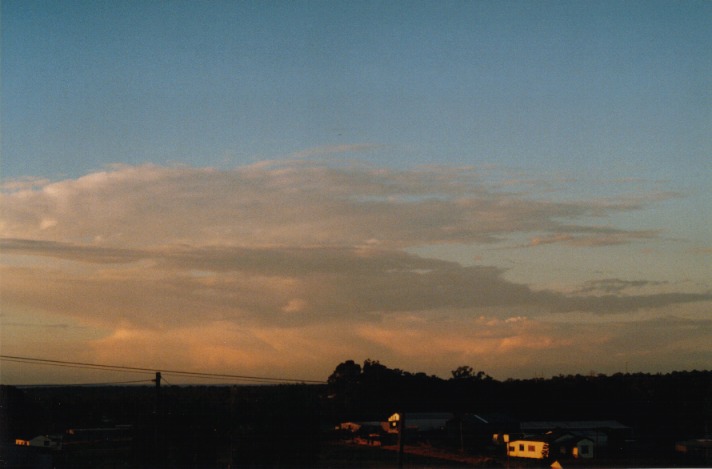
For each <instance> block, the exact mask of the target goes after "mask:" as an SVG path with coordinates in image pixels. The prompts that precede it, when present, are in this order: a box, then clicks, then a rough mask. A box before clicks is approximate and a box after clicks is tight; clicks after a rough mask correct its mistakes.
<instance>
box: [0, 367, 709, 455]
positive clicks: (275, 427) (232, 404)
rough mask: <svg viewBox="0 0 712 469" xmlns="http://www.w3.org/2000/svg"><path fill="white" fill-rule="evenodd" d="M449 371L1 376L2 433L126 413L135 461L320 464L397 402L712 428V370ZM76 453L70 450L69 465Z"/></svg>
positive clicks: (685, 429) (670, 436)
mask: <svg viewBox="0 0 712 469" xmlns="http://www.w3.org/2000/svg"><path fill="white" fill-rule="evenodd" d="M451 374H452V376H451V377H449V378H447V379H444V378H441V377H437V376H432V375H427V374H425V373H412V372H408V371H404V370H400V369H392V368H389V367H387V366H385V365H383V364H381V363H380V362H378V361H376V360H366V361H365V362H363V363H362V364H359V363H356V362H354V361H353V360H348V361H345V362H343V363H340V364H339V365H337V366H336V368H335V370H334V372H333V373H331V375H330V376H329V377H328V383H327V384H326V385H307V384H300V385H271V386H170V385H168V386H163V387H162V388H161V390H160V394H158V393H156V390H155V389H154V387H152V386H105V387H79V386H73V387H72V386H70V387H28V388H23V389H19V388H15V387H12V386H0V412H2V415H0V436H1V439H2V442H3V443H6V444H12V442H14V439H15V438H32V437H34V436H37V435H43V434H51V433H62V432H64V431H65V430H67V429H68V428H98V427H111V426H113V425H119V424H121V425H126V424H129V425H132V426H133V428H134V430H135V432H134V440H133V444H132V447H131V452H130V454H125V455H122V456H121V457H122V458H124V460H123V462H122V463H125V465H126V466H128V467H157V466H160V465H165V466H168V467H196V466H199V467H225V465H227V464H231V465H232V466H233V467H254V466H261V467H276V466H283V467H286V466H290V465H291V466H292V467H293V466H295V465H301V466H305V467H314V466H315V465H318V464H317V463H318V461H319V457H320V454H321V449H320V444H321V442H322V441H323V439H324V438H325V437H327V436H328V432H329V429H333V428H334V424H335V423H338V422H343V421H373V420H375V421H382V420H385V419H387V418H388V416H389V415H391V414H392V413H394V412H397V411H405V412H452V413H454V414H456V415H457V414H461V413H476V414H479V415H483V416H487V415H498V416H504V417H510V418H511V419H515V420H519V421H527V420H617V421H619V422H621V423H623V424H625V425H628V426H630V427H631V428H632V429H633V431H634V434H635V436H636V438H637V439H638V440H639V441H643V442H646V444H648V445H650V446H653V445H656V444H660V445H661V447H662V446H665V447H670V442H674V441H676V440H682V439H687V438H699V437H701V436H704V435H705V434H709V433H710V432H712V371H682V372H673V373H668V374H644V373H635V374H623V373H617V374H615V375H611V376H606V375H565V376H564V375H560V376H555V377H553V378H549V379H541V378H539V379H525V380H514V379H510V380H506V381H498V380H495V379H493V378H492V377H490V376H488V375H487V374H486V373H485V372H483V371H477V370H475V369H473V368H472V367H469V366H461V367H459V368H456V369H455V370H453V371H452V373H451ZM70 456H71V455H70ZM70 456H64V457H70ZM80 456H81V454H79V453H78V454H77V455H76V457H80ZM92 457H93V456H92ZM61 462H62V461H60V464H56V466H57V467H62V464H61ZM74 462H76V460H75V461H72V460H71V459H65V460H64V463H65V464H64V467H77V464H74ZM99 463H100V461H84V466H85V467H92V465H94V466H96V465H97V464H99ZM73 464H74V465H73ZM116 464H118V463H116Z"/></svg>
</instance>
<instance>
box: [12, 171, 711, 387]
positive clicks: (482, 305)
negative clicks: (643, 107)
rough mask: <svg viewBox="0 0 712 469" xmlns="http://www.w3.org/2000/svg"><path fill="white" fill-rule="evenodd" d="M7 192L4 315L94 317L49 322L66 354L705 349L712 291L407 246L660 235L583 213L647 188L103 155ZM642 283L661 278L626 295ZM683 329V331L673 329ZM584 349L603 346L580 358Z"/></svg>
mask: <svg viewBox="0 0 712 469" xmlns="http://www.w3.org/2000/svg"><path fill="white" fill-rule="evenodd" d="M2 198H3V200H2V206H3V209H4V211H3V216H2V225H0V235H1V236H2V241H1V243H2V244H0V249H1V250H2V254H3V263H2V278H3V281H2V284H1V286H0V290H1V293H2V307H3V317H4V318H6V319H5V322H6V323H7V324H9V326H8V327H9V328H15V329H17V328H19V327H20V322H21V321H20V320H19V318H21V317H23V316H32V315H43V316H44V317H51V318H54V320H53V321H52V322H51V324H56V323H57V322H58V321H60V320H64V319H68V320H69V321H70V322H72V323H73V324H76V325H81V326H82V327H89V328H92V329H94V330H95V331H96V334H95V335H94V336H93V337H92V338H91V339H87V338H86V337H85V335H81V337H79V336H77V337H74V336H72V333H71V331H69V332H68V331H67V328H63V329H61V330H58V329H57V328H56V327H55V328H53V329H52V332H51V333H52V334H54V337H55V338H56V337H57V334H66V335H65V336H63V338H61V341H60V342H62V343H65V342H67V341H68V342H74V343H75V347H74V350H81V347H80V346H79V345H78V344H79V343H80V342H82V341H83V342H84V343H85V345H86V347H85V348H84V351H82V352H75V354H74V355H73V356H75V357H76V358H82V359H85V360H94V361H99V360H103V361H109V362H116V361H117V359H118V358H119V357H120V358H121V361H122V362H126V360H130V361H131V363H135V364H139V365H149V364H156V365H158V364H161V363H163V364H165V365H169V366H170V367H172V368H177V367H180V366H185V367H195V366H200V367H202V369H204V368H205V367H206V366H207V367H208V368H209V369H212V370H217V371H220V370H225V369H227V368H230V367H233V368H238V369H239V370H240V371H243V372H245V371H249V372H251V373H257V374H263V375H264V374H265V371H264V370H271V372H273V373H282V374H283V375H285V374H290V373H291V374H293V375H296V376H302V377H305V378H317V379H320V378H325V376H326V375H328V372H329V371H330V368H333V366H335V365H336V363H338V361H339V360H341V359H346V358H354V357H356V358H358V357H364V358H365V357H366V356H371V357H374V358H380V359H382V360H390V361H391V362H395V363H397V364H398V365H399V366H400V367H402V368H418V369H420V368H428V369H429V370H428V371H432V372H438V373H441V374H442V373H443V372H446V371H447V370H448V369H449V368H448V367H450V368H455V367H456V366H458V365H460V364H462V363H463V362H467V361H470V362H476V363H478V364H486V365H489V366H490V367H491V368H490V370H488V371H490V372H491V373H492V374H495V375H496V374H497V371H499V373H504V374H507V373H509V374H526V373H528V372H529V371H524V370H525V369H526V370H532V368H531V367H532V366H535V367H536V366H539V367H540V368H541V366H540V365H534V364H533V363H536V362H537V360H539V361H540V362H546V363H548V364H549V365H547V366H550V367H558V368H557V369H558V370H569V371H570V370H574V371H576V369H579V371H580V367H587V368H590V367H592V366H597V367H599V368H601V367H602V368H609V369H611V368H614V367H615V366H616V363H617V364H618V365H620V363H621V360H624V361H627V360H628V359H633V358H631V357H642V358H639V360H638V363H640V366H649V365H651V364H654V363H658V364H659V363H661V362H662V363H663V366H679V365H677V364H676V363H678V362H679V361H680V360H687V359H689V357H690V356H693V357H696V358H695V360H698V361H699V360H703V359H709V357H710V356H712V349H711V348H710V346H709V345H703V344H704V342H705V341H704V340H702V338H704V337H705V336H707V337H709V332H710V323H709V322H708V321H705V320H702V319H700V318H699V314H698V313H699V311H700V308H704V307H709V305H710V302H711V301H712V293H710V292H708V291H697V292H690V291H674V289H673V290H670V288H669V287H670V286H669V285H661V284H660V283H658V284H656V283H655V282H646V281H639V282H638V283H636V282H630V281H628V282H623V281H617V282H618V283H616V285H618V284H623V286H621V287H620V288H618V289H613V290H611V289H608V290H606V291H604V293H605V294H594V293H595V290H592V289H591V288H590V286H591V285H607V283H606V281H605V280H600V279H592V280H591V281H590V283H589V284H587V285H588V287H587V288H582V289H581V290H579V291H578V292H574V293H564V292H561V291H555V290H552V289H535V288H533V287H532V286H531V285H527V284H523V283H516V282H513V281H511V280H507V279H506V278H505V275H504V274H505V271H504V270H503V269H502V268H500V267H497V266H484V265H471V264H470V263H464V264H461V263H458V262H454V261H452V260H443V259H437V258H431V257H424V256H422V255H416V254H413V253H412V252H410V251H408V250H407V249H408V248H413V247H418V246H427V245H438V244H451V243H460V244H470V245H472V244H481V245H483V246H487V245H492V244H493V243H497V242H502V241H507V240H509V239H511V238H514V237H516V236H530V235H531V234H532V233H534V234H535V236H536V238H535V239H538V240H540V241H539V242H533V243H532V244H541V243H545V244H550V243H557V242H561V243H566V244H567V245H570V246H574V247H577V248H579V249H588V248H590V246H600V245H603V244H607V242H606V241H605V240H606V239H608V240H610V244H612V245H619V244H621V243H631V242H635V241H636V240H640V239H654V238H655V237H656V236H657V230H626V229H624V228H620V227H612V226H606V227H599V226H596V225H590V224H585V223H581V221H582V220H591V219H596V218H598V219H606V217H609V216H611V215H614V214H617V213H621V212H625V211H630V210H640V209H643V208H645V207H646V204H647V203H648V201H647V200H646V199H645V198H638V199H636V200H635V201H631V200H630V199H621V200H610V199H608V200H587V201H581V202H571V201H567V202H561V201H552V200H542V199H541V198H535V197H527V196H526V195H523V194H518V193H513V192H505V191H504V190H503V189H502V186H499V185H497V184H494V183H492V182H491V181H490V182H488V181H486V180H484V179H482V178H481V177H480V175H479V174H478V173H477V171H475V170H474V169H472V168H444V167H443V168H433V167H430V168H420V169H416V170H410V171H395V170H389V169H383V168H372V167H367V166H360V165H355V164H353V165H340V166H338V165H331V166H329V165H324V164H316V163H310V162H307V161H303V160H290V161H277V162H265V163H260V164H256V165H253V166H248V167H242V168H237V169H233V170H217V169H210V168H192V167H161V166H152V165H146V166H116V167H113V168H110V169H108V170H106V171H102V172H96V173H92V174H89V175H86V176H84V177H80V178H78V179H69V180H64V181H59V182H47V181H35V182H33V183H32V184H31V185H29V186H25V185H23V184H19V183H18V182H17V181H15V182H13V183H10V184H8V185H7V186H6V189H5V192H4V193H3V195H2ZM657 198H659V195H658V194H654V195H651V196H650V200H649V202H650V203H652V202H653V201H654V200H655V199H657ZM594 238H595V239H597V240H598V242H591V240H592V239H594ZM577 239H578V240H580V241H579V242H576V240H577ZM552 262H554V261H552ZM596 282H598V283H596ZM608 283H610V281H609V282H608ZM639 284H640V285H646V286H650V285H653V286H656V285H657V286H666V287H668V289H667V290H660V291H657V292H653V293H646V294H623V288H625V287H636V286H637V285H639ZM669 308H674V309H675V310H676V311H681V312H685V313H690V314H692V316H693V317H694V319H690V318H687V319H684V320H683V319H681V318H680V317H679V315H678V316H675V315H670V314H669ZM564 313H565V314H564ZM693 313H694V314H693ZM660 317H666V318H667V319H665V322H664V323H665V324H668V328H667V330H668V331H670V334H669V336H667V337H668V338H667V339H666V338H665V337H664V336H663V335H662V334H659V333H658V331H659V330H660V327H661V326H660V324H661V322H660V321H659V320H658V321H655V320H654V319H655V318H660ZM572 318H575V319H572ZM581 318H587V319H584V320H582V319H581ZM63 323H64V322H63ZM691 324H692V325H694V326H695V327H694V330H695V332H690V333H689V334H685V333H683V332H680V331H688V330H689V329H690V325H691ZM49 325H50V323H48V326H47V327H48V328H49ZM41 326H42V325H41V322H40V323H39V324H38V325H37V327H39V328H40V329H41ZM5 329H7V328H5ZM675 331H678V332H675ZM44 334H49V332H48V331H45V332H44ZM3 335H6V336H7V337H3V339H4V340H3V342H4V350H7V349H11V350H12V351H16V353H18V354H21V353H22V352H26V353H29V354H30V355H33V354H32V353H30V352H27V351H28V350H29V349H31V347H32V342H31V341H30V340H29V339H27V337H26V336H23V335H22V334H15V335H13V336H11V335H10V333H7V334H6V333H4V334H3ZM624 337H629V338H632V339H631V340H625V339H624ZM651 337H656V338H657V339H661V341H662V344H661V343H656V344H653V343H652V341H651V340H650V338H651ZM681 350H683V352H684V353H682V352H680V351H681ZM562 351H567V354H563V355H562ZM596 351H599V352H604V353H605V354H604V355H601V356H602V357H604V356H605V357H606V358H600V359H599V361H598V362H597V364H586V363H585V360H582V358H581V354H597V353H598V352H596ZM678 352H679V353H678ZM676 354H677V355H676ZM35 355H36V354H35ZM524 355H526V356H527V357H528V358H526V359H523V358H521V357H522V356H524ZM515 357H519V359H516V358H515ZM537 357H538V358H537ZM566 357H569V358H568V359H566ZM621 357H625V358H621ZM681 357H682V358H681ZM169 360H171V361H169ZM675 360H678V361H675ZM176 362H177V363H176ZM540 364H541V363H540ZM165 365H164V366H165ZM295 370H296V371H295ZM300 371H301V372H300ZM534 371H536V370H534ZM583 371H588V370H587V369H584V370H583ZM305 374H306V375H307V376H304V375H305Z"/></svg>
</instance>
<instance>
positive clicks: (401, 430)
mask: <svg viewBox="0 0 712 469" xmlns="http://www.w3.org/2000/svg"><path fill="white" fill-rule="evenodd" d="M404 445H405V412H401V413H400V414H399V415H398V469H403V456H404V451H403V446H404Z"/></svg>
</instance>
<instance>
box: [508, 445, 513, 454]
mask: <svg viewBox="0 0 712 469" xmlns="http://www.w3.org/2000/svg"><path fill="white" fill-rule="evenodd" d="M509 452H510V453H512V452H514V445H510V446H509Z"/></svg>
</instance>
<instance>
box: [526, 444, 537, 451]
mask: <svg viewBox="0 0 712 469" xmlns="http://www.w3.org/2000/svg"><path fill="white" fill-rule="evenodd" d="M527 451H532V452H534V451H536V448H535V447H534V445H529V447H528V448H527Z"/></svg>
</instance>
